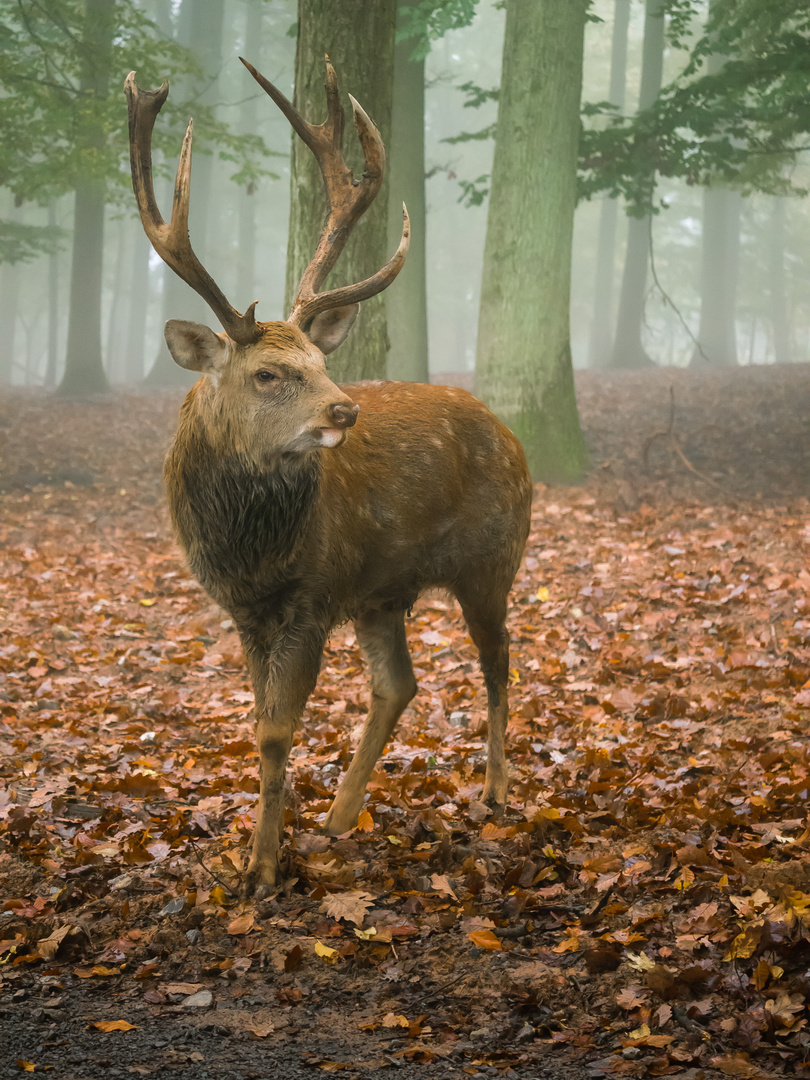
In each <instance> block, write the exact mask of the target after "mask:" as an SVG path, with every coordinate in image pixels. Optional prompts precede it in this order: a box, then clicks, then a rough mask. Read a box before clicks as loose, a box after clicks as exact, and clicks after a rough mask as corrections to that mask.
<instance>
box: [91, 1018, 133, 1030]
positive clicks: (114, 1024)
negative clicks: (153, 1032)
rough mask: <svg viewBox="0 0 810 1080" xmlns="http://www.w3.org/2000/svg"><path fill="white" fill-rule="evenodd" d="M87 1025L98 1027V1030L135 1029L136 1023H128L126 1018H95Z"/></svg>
mask: <svg viewBox="0 0 810 1080" xmlns="http://www.w3.org/2000/svg"><path fill="white" fill-rule="evenodd" d="M87 1026H88V1027H94V1028H98V1030H99V1031H137V1030H138V1025H137V1024H130V1022H129V1021H128V1020H96V1021H95V1023H93V1024H88V1025H87Z"/></svg>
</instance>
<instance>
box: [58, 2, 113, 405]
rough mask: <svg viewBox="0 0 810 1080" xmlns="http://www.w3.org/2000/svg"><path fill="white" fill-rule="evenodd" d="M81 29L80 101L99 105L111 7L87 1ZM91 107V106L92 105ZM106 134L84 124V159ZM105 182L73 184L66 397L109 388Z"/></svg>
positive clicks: (94, 178) (88, 178)
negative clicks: (104, 352)
mask: <svg viewBox="0 0 810 1080" xmlns="http://www.w3.org/2000/svg"><path fill="white" fill-rule="evenodd" d="M84 14H85V17H84V20H83V25H82V27H81V47H80V75H79V100H80V101H89V102H95V101H103V100H104V99H105V98H106V96H107V92H108V89H109V83H110V76H111V74H112V43H113V35H114V34H115V5H114V4H110V3H108V0H86V7H85V13H84ZM91 108H92V105H91ZM104 138H105V133H104V129H103V128H101V127H96V126H95V125H92V126H90V125H88V126H87V127H86V128H85V129H84V130H83V132H82V134H81V136H80V138H79V140H78V145H77V150H78V151H79V153H81V154H82V155H83V156H84V157H86V159H87V160H88V161H92V159H93V157H94V156H96V155H99V154H100V153H101V152H103V147H104ZM104 203H105V194H104V179H103V177H102V176H99V175H98V174H96V175H94V173H93V170H91V169H88V170H87V173H86V175H84V176H81V177H80V178H79V179H78V180H77V183H76V191H75V212H74V216H73V259H72V263H71V268H70V300H69V302H68V335H67V353H66V355H65V371H64V374H63V376H62V381H61V383H60V384H59V389H60V390H61V391H62V393H65V394H75V393H92V392H98V391H103V390H106V389H108V385H109V384H108V382H107V376H106V374H105V371H104V362H103V360H102V356H101V274H102V268H103V259H104Z"/></svg>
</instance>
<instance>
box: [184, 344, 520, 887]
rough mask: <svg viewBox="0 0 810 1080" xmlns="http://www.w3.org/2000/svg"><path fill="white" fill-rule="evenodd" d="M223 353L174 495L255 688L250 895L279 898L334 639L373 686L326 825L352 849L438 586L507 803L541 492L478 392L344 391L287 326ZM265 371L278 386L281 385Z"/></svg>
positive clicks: (196, 397)
mask: <svg viewBox="0 0 810 1080" xmlns="http://www.w3.org/2000/svg"><path fill="white" fill-rule="evenodd" d="M208 345H209V346H210V342H209V343H208ZM225 346H226V347H227V358H226V360H225V361H224V362H223V363H221V364H219V366H215V368H216V369H215V370H214V372H213V374H212V376H211V378H205V379H201V380H200V381H199V382H198V383H197V384H196V385H195V386H194V387H193V388H192V390H191V391H190V393H189V395H188V397H187V398H186V401H185V403H184V405H183V408H182V411H181V417H180V425H179V429H178V433H177V437H176V439H175V442H174V445H173V447H172V449H171V451H170V452H169V455H168V458H167V461H166V483H167V489H168V496H169V505H170V508H171V512H172V517H173V520H174V523H175V526H176V529H177V532H178V535H179V538H180V541H181V543H182V544H183V547H184V548H185V550H186V553H187V556H188V560H189V564H190V566H191V568H192V570H193V571H194V573H195V574H196V575H197V577H198V578H199V580H200V582H201V583H202V584H203V586H204V587H205V588H206V589H207V591H208V592H209V593H210V595H211V596H212V597H213V598H214V599H215V600H216V601H217V602H218V603H219V604H221V605H222V606H223V607H224V608H225V609H226V610H227V611H228V612H229V613H230V614H231V616H232V617H233V619H234V622H235V623H236V626H237V627H238V630H239V633H240V636H241V639H242V643H243V647H244V650H245V655H246V658H247V662H248V665H249V668H250V672H251V677H252V680H253V686H254V690H255V695H256V732H257V739H258V745H259V752H260V757H261V768H262V783H261V795H260V799H259V806H258V817H257V824H256V831H255V835H254V843H253V852H252V857H251V861H250V866H249V872H248V888H249V889H250V890H251V891H255V892H256V893H257V894H258V895H265V894H266V893H267V892H268V890H269V889H271V888H272V887H273V885H274V883H275V881H276V874H277V858H278V844H279V834H280V831H281V828H282V823H283V799H282V793H283V787H284V773H285V769H286V763H287V757H288V754H289V750H290V745H291V743H292V738H293V733H294V731H295V728H296V726H297V725H298V724H299V723H300V719H301V714H302V711H303V709H304V706H305V704H306V700H307V698H308V696H309V694H310V693H311V691H312V689H313V687H314V685H315V681H316V679H317V676H318V669H319V666H320V661H321V655H322V650H323V646H324V643H325V641H326V638H327V636H328V634H329V632H330V631H331V630H332V628H333V627H334V626H336V625H337V624H339V623H342V622H344V621H346V620H347V619H351V620H353V621H354V625H355V628H356V632H357V637H358V641H359V642H360V645H361V647H362V648H363V650H364V652H365V654H366V657H367V660H368V663H369V668H370V673H371V686H372V695H371V705H370V709H369V716H368V721H367V724H366V729H365V732H364V734H363V737H362V740H361V743H360V747H359V748H358V751H357V753H356V755H355V758H354V760H353V761H352V763H351V766H350V768H349V771H348V773H347V775H346V777H345V779H344V781H343V784H342V786H341V788H340V790H339V792H338V794H337V796H336V798H335V802H334V805H333V806H332V809H331V810H330V812H329V814H328V815H327V819H326V822H325V827H326V829H327V830H328V831H329V832H330V833H332V834H339V833H342V832H345V831H347V830H349V829H351V828H353V827H354V825H355V823H356V821H357V816H358V813H359V811H360V809H361V808H362V803H363V796H364V792H365V787H366V783H367V782H368V779H369V777H370V775H371V771H372V769H373V767H374V765H375V763H376V761H377V759H378V757H379V755H380V753H381V752H382V749H383V747H384V745H385V742H386V740H387V739H388V738H389V737H390V735H391V732H392V731H393V729H394V726H395V724H396V722H397V720H398V719H399V716H400V715H401V713H402V710H403V709H404V708H405V706H406V705H407V703H408V702H409V701H410V699H411V698H412V697H413V695H414V693H415V692H416V683H415V680H414V677H413V670H412V668H411V663H410V659H409V657H408V652H407V648H406V644H405V630H404V616H405V613H406V611H407V610H408V609H409V608H410V607H411V606H412V605H413V603H414V602H415V600H416V598H417V597H418V596H419V594H420V593H421V592H422V591H423V590H425V589H433V588H440V589H445V590H447V591H448V592H450V593H452V594H453V595H454V596H456V597H457V598H458V600H459V602H460V604H461V607H462V610H463V612H464V616H465V619H466V620H467V625H468V627H469V630H470V634H471V635H472V637H473V640H474V641H475V644H476V645H477V647H478V650H479V653H480V658H481V667H482V671H483V674H484V678H485V681H486V687H487V693H488V697H489V754H488V764H487V775H486V782H485V786H484V793H483V797H484V798H485V799H486V800H487V801H488V802H489V803H491V804H492V805H493V806H496V807H502V806H503V804H504V802H505V800H506V794H507V773H506V761H505V753H504V733H505V728H506V721H507V681H508V638H507V634H506V629H505V616H506V601H507V594H508V592H509V589H510V587H511V585H512V581H513V579H514V576H515V573H516V571H517V568H518V565H519V563H520V559H521V555H522V552H523V547H524V544H525V541H526V537H527V535H528V531H529V517H530V504H531V483H530V480H529V476H528V472H527V469H526V463H525V459H524V456H523V451H522V449H521V447H520V444H519V443H518V441H517V439H516V438H515V437H514V436H513V435H512V434H511V432H509V431H508V430H507V429H506V428H505V427H504V426H503V425H502V424H501V423H500V422H499V421H498V420H497V419H496V418H495V417H494V416H493V415H492V413H490V412H489V410H488V409H486V408H485V406H484V405H482V404H481V402H479V401H477V400H476V399H475V398H474V397H472V395H470V394H468V393H466V392H465V391H463V390H457V389H453V388H450V387H441V386H425V385H420V384H415V383H385V382H383V383H361V384H358V385H354V386H346V387H341V388H338V387H337V386H335V385H334V384H333V383H331V382H330V381H329V379H328V377H327V375H326V371H325V368H324V364H323V358H322V356H321V355H320V353H319V352H318V351H317V349H314V348H313V346H312V344H311V343H310V342H309V341H308V340H307V339H306V338H305V337H304V335H303V334H302V333H301V331H299V330H297V329H296V328H295V327H293V326H289V325H288V324H284V323H270V324H266V330H265V333H264V335H263V338H262V341H261V342H260V343H259V344H257V345H255V346H248V347H235V346H233V345H232V343H227V342H226V343H225ZM209 352H210V348H209ZM206 355H208V354H206ZM261 370H272V371H274V372H276V373H278V377H277V378H276V379H274V380H273V381H272V383H271V384H270V387H269V388H268V387H267V386H265V385H264V383H262V382H261V381H260V380H259V377H258V374H257V373H258V372H259V371H261ZM347 402H354V403H356V404H358V405H359V407H360V410H359V414H358V416H357V422H356V424H354V426H352V427H350V428H349V429H348V430H346V431H345V439H344V441H343V442H342V444H341V445H337V446H334V447H323V446H322V445H320V444H319V443H318V440H319V439H321V438H322V437H323V436H322V429H323V428H324V427H325V426H327V427H328V417H329V416H330V415H331V413H330V409H333V408H334V406H335V405H336V404H337V405H339V406H340V408H342V409H345V408H346V407H347V406H346V404H345V403H347ZM302 428H305V429H306V430H307V431H308V432H310V433H312V432H314V434H308V435H301V434H300V432H301V430H302ZM307 438H308V439H309V440H310V442H309V443H307V441H306V440H307ZM313 440H314V441H313Z"/></svg>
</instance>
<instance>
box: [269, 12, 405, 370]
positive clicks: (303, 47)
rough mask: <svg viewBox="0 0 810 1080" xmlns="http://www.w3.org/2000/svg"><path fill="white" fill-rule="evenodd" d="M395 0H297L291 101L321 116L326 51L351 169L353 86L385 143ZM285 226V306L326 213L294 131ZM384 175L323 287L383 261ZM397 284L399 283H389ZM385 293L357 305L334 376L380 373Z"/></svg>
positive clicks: (359, 163) (361, 275)
mask: <svg viewBox="0 0 810 1080" xmlns="http://www.w3.org/2000/svg"><path fill="white" fill-rule="evenodd" d="M395 26H396V0H376V2H375V3H374V4H369V3H368V2H367V0H341V3H340V4H335V3H334V2H333V0H299V2H298V42H297V47H296V55H295V95H294V104H295V107H296V108H297V109H298V111H299V112H300V113H302V115H303V116H304V118H305V119H307V120H309V121H311V122H314V123H320V122H321V121H322V120H323V119H324V117H325V115H326V97H325V94H324V89H323V82H324V59H323V58H324V54H326V55H328V56H329V58H330V59H331V61H332V63H333V64H334V66H335V70H336V72H337V76H338V80H339V83H340V90H341V96H342V99H343V103H344V107H345V109H346V115H347V126H346V138H345V140H344V142H345V145H344V156H345V158H346V162H347V164H349V165H350V166H351V167H352V168H353V170H354V172H355V174H356V175H359V174H360V173H361V171H362V169H363V157H362V153H361V151H360V147H359V143H358V140H357V136H356V133H355V131H354V125H353V123H352V121H351V115H352V112H351V106H350V103H349V101H348V97H347V95H348V94H349V93H350V94H351V95H352V96H353V97H354V98H355V99H356V100H357V101H359V103H360V104H361V105H362V106H363V108H364V109H365V110H366V112H367V113H368V114H369V116H370V117H371V118H372V120H373V121H374V123H375V124H376V125H377V127H378V128H379V130H380V134H381V135H382V138H383V142H384V143H385V144H386V145H387V146H388V145H390V138H391V106H392V97H393V83H394V30H395ZM292 148H293V149H292V166H291V170H290V172H291V186H290V195H291V198H290V231H289V242H288V245H287V281H286V300H285V307H286V310H287V311H289V310H290V309H291V307H292V301H293V298H294V296H295V292H296V289H297V286H298V282H299V281H300V279H301V276H302V275H303V273H304V270H305V269H306V267H307V265H308V263H309V261H310V259H311V258H312V256H313V254H314V252H315V248H316V246H317V242H318V237H319V236H320V232H321V229H322V227H323V222H324V218H325V208H326V200H325V197H324V192H323V183H322V180H321V175H320V172H319V170H318V166H317V163H316V161H315V158H314V156H313V154H312V152H311V151H310V150H309V149H307V147H306V146H305V145H304V143H303V142H302V141H301V140H300V139H299V138H298V136H296V135H294V136H293V142H292ZM387 206H388V181H387V180H385V181H384V182H383V186H382V189H381V191H380V192H379V194H378V195H377V198H376V200H375V201H374V203H373V204H372V206H371V207H370V208H369V209H368V210H367V211H366V213H365V214H364V216H363V217H362V218H361V220H360V221H359V222H358V223H357V225H356V226H355V229H354V233H353V234H352V237H351V239H350V240H349V242H348V244H347V245H346V248H345V250H344V252H343V254H342V255H341V257H340V260H339V261H338V263H337V266H336V267H335V269H334V270H333V271H332V273H331V274H330V275H329V278H328V281H327V283H326V285H325V286H324V288H326V289H330V288H335V287H337V286H340V285H346V284H348V283H350V282H353V281H361V280H363V279H365V278H367V277H370V276H371V275H372V274H374V273H376V271H377V270H379V268H380V267H381V266H382V265H383V264H384V263H385V262H386V261H387V259H388V258H389V256H390V255H391V254H392V252H390V251H388V250H387V249H388V244H387V222H388V216H387ZM392 288H396V283H395V284H394V285H393V286H392ZM388 347H389V341H388V331H387V327H386V318H385V298H384V297H383V296H375V297H373V298H372V299H371V300H366V301H365V302H364V303H363V305H362V310H361V313H360V317H359V318H358V320H357V324H356V325H355V327H354V329H353V330H352V333H351V335H350V337H349V340H348V342H347V343H346V345H344V346H343V347H342V348H341V349H339V350H338V351H337V352H336V353H334V354H333V355H332V356H330V358H329V373H330V377H331V378H333V379H335V380H336V381H338V382H341V381H350V380H353V379H380V378H385V374H386V358H387V355H388Z"/></svg>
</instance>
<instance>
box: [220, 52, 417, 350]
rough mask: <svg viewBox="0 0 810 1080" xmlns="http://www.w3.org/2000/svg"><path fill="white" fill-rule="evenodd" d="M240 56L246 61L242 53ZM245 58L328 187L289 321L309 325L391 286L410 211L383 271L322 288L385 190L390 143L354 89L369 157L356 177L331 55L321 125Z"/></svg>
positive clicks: (359, 129)
mask: <svg viewBox="0 0 810 1080" xmlns="http://www.w3.org/2000/svg"><path fill="white" fill-rule="evenodd" d="M239 59H240V60H242V57H240V58H239ZM242 63H243V64H244V65H245V67H246V68H247V69H248V71H249V72H250V74H251V75H252V76H253V78H254V79H255V80H256V82H257V83H258V84H259V86H261V87H262V89H263V90H264V91H265V92H266V93H267V94H269V96H270V97H271V98H272V99H273V101H274V102H275V103H276V105H278V107H279V109H281V111H282V112H283V113H284V115H285V116H286V117H287V119H288V120H289V122H290V124H291V125H292V127H293V130H294V131H295V133H296V134H297V135H299V136H300V138H301V139H302V140H303V141H304V142H305V143H306V145H307V146H308V147H309V148H310V150H311V151H312V152H313V154H314V155H315V158H316V160H317V162H318V166H319V167H320V170H321V174H322V176H323V181H324V186H325V188H326V198H327V202H328V205H329V216H328V218H327V220H326V225H325V226H324V229H323V232H322V233H321V238H320V240H319V242H318V247H317V249H316V251H315V254H314V256H313V257H312V261H311V262H310V264H309V266H308V267H307V268H306V270H305V271H304V275H303V277H302V278H301V281H300V283H299V285H298V292H297V294H296V297H295V301H294V302H293V307H292V311H291V312H290V315H289V318H288V320H287V321H288V322H291V323H295V324H296V325H297V326H300V327H301V328H302V329H304V330H306V329H307V328H308V327H309V325H310V323H311V322H312V320H313V319H314V318H315V316H316V315H318V314H320V312H322V311H328V310H329V309H330V308H336V307H343V306H345V305H349V304H357V303H359V302H360V301H361V300H368V299H369V297H371V296H376V295H377V293H380V292H382V291H383V289H387V288H388V286H389V285H390V284H391V282H392V281H393V280H394V278H395V277H396V276H397V274H398V273H399V272H400V270H401V269H402V266H403V264H404V262H405V256H406V255H407V254H408V245H409V244H410V236H411V226H410V220H409V218H408V211H407V210H406V208H405V206H404V205H403V207H402V214H403V225H402V238H401V240H400V242H399V247H398V248H397V250H396V252H395V253H394V255H393V256H392V257H391V259H390V260H389V261H388V262H387V263H386V264H385V266H383V268H382V269H381V270H378V271H377V273H376V274H373V275H372V276H371V277H370V278H366V280H365V281H360V282H358V283H357V284H355V285H345V286H343V287H342V288H339V289H330V290H329V291H328V292H324V293H319V292H318V289H319V288H320V287H321V285H323V283H324V281H325V280H326V276H327V274H328V273H329V271H330V270H331V269H332V267H333V266H334V265H335V263H336V262H337V260H338V258H339V256H340V253H341V252H342V251H343V249H344V247H345V246H346V241H347V240H348V239H349V236H350V234H351V231H352V229H353V228H354V226H355V225H356V224H357V222H358V221H359V220H360V218H361V217H362V216H363V214H364V213H365V211H366V210H367V209H368V207H369V206H370V205H371V203H372V202H373V201H374V198H375V196H376V194H377V192H378V191H379V190H380V186H381V184H382V181H383V173H384V171H385V148H384V146H383V143H382V139H381V138H380V133H379V131H378V130H377V128H376V127H375V126H374V124H373V123H372V121H371V120H370V119H369V118H368V116H367V115H366V113H365V112H364V110H363V109H362V107H361V106H360V105H358V103H357V102H356V101H355V100H354V98H353V97H352V96H351V94H350V95H349V98H350V100H351V103H352V112H353V114H354V123H355V127H356V128H357V134H358V136H359V139H360V146H361V147H362V150H363V157H364V158H365V162H366V167H365V171H364V172H363V175H362V176H361V177H360V178H359V179H357V180H356V179H355V177H354V174H353V173H352V170H351V169H350V168H349V167H348V165H347V164H346V162H345V161H344V160H343V129H344V126H345V114H344V112H343V106H342V105H341V103H340V95H339V93H338V84H337V76H336V75H335V69H334V68H333V67H332V64H331V63H330V61H329V57H328V56H327V57H326V84H325V85H326V120H325V121H324V122H323V123H322V124H319V125H315V124H310V123H308V122H307V121H306V120H305V119H304V118H303V117H302V116H301V114H300V113H299V112H298V110H297V109H296V108H295V106H294V105H293V104H292V103H291V102H290V101H288V99H287V98H286V97H285V96H284V95H283V94H282V93H281V91H280V90H278V89H277V88H276V87H275V86H273V84H272V83H271V82H269V81H268V80H267V79H265V77H264V76H263V75H261V74H260V73H259V72H258V71H256V69H255V68H254V67H253V65H252V64H249V63H248V62H247V60H242Z"/></svg>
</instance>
